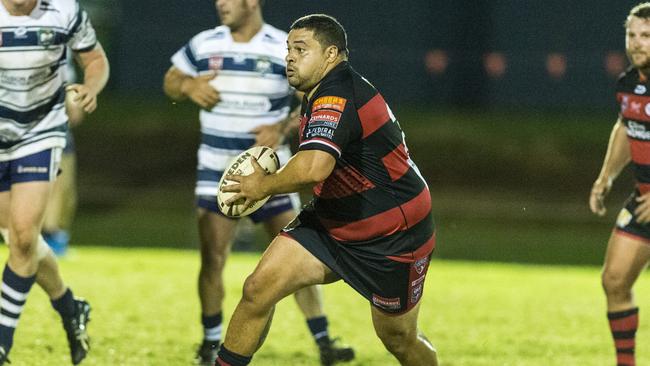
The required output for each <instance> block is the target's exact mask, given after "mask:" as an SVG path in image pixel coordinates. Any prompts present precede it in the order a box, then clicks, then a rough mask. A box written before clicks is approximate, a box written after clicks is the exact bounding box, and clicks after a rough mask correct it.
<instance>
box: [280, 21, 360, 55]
mask: <svg viewBox="0 0 650 366" xmlns="http://www.w3.org/2000/svg"><path fill="white" fill-rule="evenodd" d="M293 29H309V30H312V31H314V38H316V40H317V41H318V43H320V44H321V46H323V48H325V47H329V46H336V48H338V49H339V52H340V53H342V54H345V55H347V54H348V53H349V51H348V35H347V33H346V32H345V29H344V28H343V26H342V25H341V23H339V21H338V20H336V18H334V17H333V16H331V15H327V14H310V15H305V16H304V17H302V18H299V19H298V20H296V21H295V22H293V24H291V28H290V30H293Z"/></svg>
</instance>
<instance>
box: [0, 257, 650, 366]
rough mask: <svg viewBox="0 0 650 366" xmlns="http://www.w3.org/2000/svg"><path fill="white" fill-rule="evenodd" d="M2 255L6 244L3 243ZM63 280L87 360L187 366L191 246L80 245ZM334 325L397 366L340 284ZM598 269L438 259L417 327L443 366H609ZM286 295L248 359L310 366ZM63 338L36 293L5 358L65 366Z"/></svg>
mask: <svg viewBox="0 0 650 366" xmlns="http://www.w3.org/2000/svg"><path fill="white" fill-rule="evenodd" d="M0 252H1V253H2V254H1V256H2V257H3V258H6V253H7V252H6V249H4V248H3V249H2V250H0ZM257 258H258V256H257V255H254V254H235V255H233V257H232V258H231V260H230V261H229V263H228V266H227V270H226V272H227V273H226V278H227V291H228V296H227V299H226V304H225V306H226V317H228V316H229V315H230V314H232V310H233V309H234V306H235V304H236V301H237V300H238V298H239V294H240V291H241V284H242V281H243V279H244V277H245V275H246V274H247V273H249V272H250V271H251V270H252V268H253V267H254V265H255V264H256V262H257ZM61 267H62V270H63V273H64V276H65V277H66V279H67V281H68V283H69V284H70V285H72V286H73V288H74V289H75V291H76V292H77V293H78V294H79V295H83V296H85V297H87V298H88V299H89V300H90V302H91V304H92V306H93V312H92V322H91V323H90V326H89V329H90V332H91V337H92V346H93V349H92V353H91V354H90V356H89V358H88V359H87V360H86V361H85V362H84V365H88V366H89V365H101V366H112V365H129V366H130V365H134V366H144V365H189V364H190V362H191V358H192V356H193V352H194V348H195V346H196V343H197V342H198V341H199V338H200V332H201V331H200V327H199V324H198V319H199V311H198V309H199V306H198V299H197V296H196V294H195V292H196V291H195V277H196V273H197V270H198V257H197V253H195V252H194V251H191V250H174V249H132V250H130V249H124V248H112V249H107V248H96V247H79V248H76V249H74V251H73V252H72V253H71V254H70V255H69V256H68V257H66V258H64V259H63V260H62V261H61ZM648 285H650V276H649V275H648V274H644V276H643V277H642V278H641V280H640V283H638V286H637V288H639V289H640V291H639V293H638V297H637V301H638V303H639V305H640V306H641V308H642V312H641V323H642V324H641V327H640V330H639V334H638V340H637V344H639V345H641V347H640V348H639V350H638V364H639V365H645V364H650V347H648V345H650V342H649V340H650V321H648V320H647V319H648V317H646V316H644V314H646V312H647V311H648V310H646V309H650V291H648V287H649V286H648ZM325 299H326V310H327V312H328V314H329V316H330V323H331V330H332V332H333V333H335V335H340V336H342V337H343V338H344V340H345V342H347V343H349V344H351V345H354V346H355V347H356V348H357V353H358V358H357V360H356V361H355V362H353V363H351V365H369V366H375V365H382V366H383V365H397V363H396V362H395V361H393V360H392V359H391V358H390V357H389V355H388V354H387V352H386V351H385V350H384V349H383V347H382V345H381V344H380V342H379V341H378V340H377V338H376V337H375V336H374V332H373V329H372V325H371V322H370V317H369V305H368V304H367V302H366V301H364V300H363V299H362V298H361V297H360V296H358V295H356V293H354V292H353V291H352V290H351V289H350V288H348V287H347V286H346V285H345V284H343V283H336V284H333V285H329V286H326V287H325ZM604 314H605V307H604V301H603V296H602V294H601V290H600V287H599V269H598V268H597V267H571V266H531V265H527V266H523V265H516V264H495V263H489V262H484V263H471V262H460V261H447V260H435V261H434V262H433V264H432V267H431V270H430V272H429V277H428V280H427V282H426V290H425V296H424V300H423V306H422V313H421V319H420V325H421V327H422V329H423V330H424V331H425V332H426V333H427V334H428V336H429V338H430V339H431V340H432V341H433V342H434V343H435V345H436V347H437V348H438V351H439V355H440V360H441V365H443V366H445V365H446V366H462V365H467V366H470V365H471V366H480V365H485V366H487V365H490V366H494V365H513V366H526V365H529V366H533V365H539V366H549V365H579V366H589V365H594V366H596V365H598V366H601V365H609V364H614V362H613V356H612V353H613V346H612V344H611V340H610V337H609V334H608V329H607V323H606V320H605V317H604ZM315 351H316V350H315V347H314V346H313V344H312V342H311V340H310V337H309V335H308V331H307V328H306V326H305V324H304V322H303V320H302V317H301V315H300V313H299V311H298V310H297V307H296V305H295V303H294V302H293V300H291V299H289V300H284V301H282V302H281V303H280V304H279V306H278V309H277V311H276V315H275V320H274V322H273V327H272V329H271V333H270V335H269V338H268V340H267V342H266V343H265V345H264V347H263V348H262V349H261V351H260V352H259V353H258V354H257V355H256V356H255V359H254V362H253V364H254V365H278V366H279V365H282V366H286V365H316V364H317V362H316V358H315ZM67 352H68V351H67V346H66V344H65V339H64V334H63V331H62V329H61V326H60V324H59V320H58V317H57V315H56V314H55V312H54V311H53V310H52V309H51V308H50V305H49V303H48V301H47V299H46V297H45V295H44V293H43V292H42V291H41V290H40V289H35V290H34V291H33V292H32V294H31V295H30V298H29V300H28V302H27V306H26V308H25V312H24V314H23V317H22V318H21V322H20V326H19V328H18V330H17V332H16V343H15V347H14V349H13V351H12V354H11V358H12V360H13V364H14V365H41V364H44V363H45V364H49V365H66V364H68V363H69V361H68V360H69V357H68V353H67Z"/></svg>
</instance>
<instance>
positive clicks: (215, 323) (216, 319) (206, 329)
mask: <svg viewBox="0 0 650 366" xmlns="http://www.w3.org/2000/svg"><path fill="white" fill-rule="evenodd" d="M222 314H223V313H221V312H220V313H217V314H215V315H207V316H206V315H205V314H203V315H201V324H203V340H205V341H209V342H219V341H221V330H222V325H221V322H222V321H223V315H222Z"/></svg>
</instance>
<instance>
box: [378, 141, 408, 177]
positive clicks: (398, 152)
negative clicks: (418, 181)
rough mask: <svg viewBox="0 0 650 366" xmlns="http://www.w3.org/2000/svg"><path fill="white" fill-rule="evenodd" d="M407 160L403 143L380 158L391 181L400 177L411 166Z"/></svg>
mask: <svg viewBox="0 0 650 366" xmlns="http://www.w3.org/2000/svg"><path fill="white" fill-rule="evenodd" d="M407 160H408V154H407V153H406V148H405V147H404V144H400V145H399V146H398V147H397V148H395V150H393V151H391V152H389V153H388V155H386V156H384V157H383V158H381V161H382V162H383V163H384V166H385V167H386V170H388V174H390V179H391V180H392V181H393V182H394V181H396V180H398V179H400V178H401V177H402V176H403V175H404V174H406V172H408V171H409V169H410V168H411V167H410V166H409V164H408V161H407Z"/></svg>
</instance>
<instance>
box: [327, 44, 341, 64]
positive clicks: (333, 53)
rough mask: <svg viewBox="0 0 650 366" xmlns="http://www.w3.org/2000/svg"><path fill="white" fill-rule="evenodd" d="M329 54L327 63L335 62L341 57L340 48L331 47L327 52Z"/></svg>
mask: <svg viewBox="0 0 650 366" xmlns="http://www.w3.org/2000/svg"><path fill="white" fill-rule="evenodd" d="M325 52H326V54H327V62H334V61H336V59H337V58H338V57H339V48H338V47H336V46H329V47H327V49H326V50H325Z"/></svg>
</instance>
